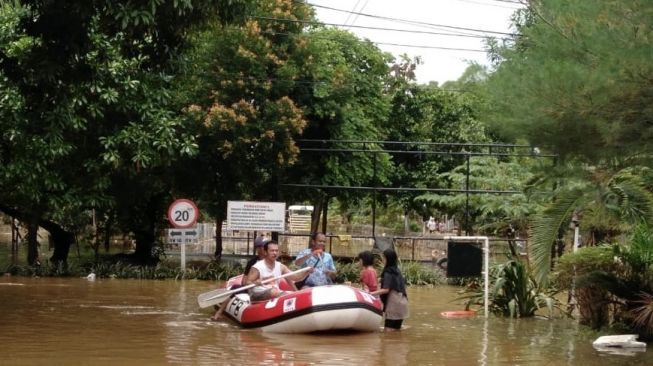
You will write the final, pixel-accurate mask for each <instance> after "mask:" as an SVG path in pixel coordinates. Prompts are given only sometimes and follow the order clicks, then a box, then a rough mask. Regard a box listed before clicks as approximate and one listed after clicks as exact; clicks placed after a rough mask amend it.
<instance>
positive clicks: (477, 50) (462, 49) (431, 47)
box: [261, 31, 487, 52]
mask: <svg viewBox="0 0 653 366" xmlns="http://www.w3.org/2000/svg"><path fill="white" fill-rule="evenodd" d="M261 33H266V34H273V35H279V36H284V35H285V36H288V37H291V36H296V34H294V33H285V32H274V31H262V32H261ZM317 38H320V39H329V40H333V41H338V40H337V39H335V38H330V37H317ZM370 42H372V43H374V44H377V45H385V46H396V47H408V48H425V49H434V50H443V51H463V52H487V51H486V50H482V49H477V48H457V47H441V46H429V45H415V44H403V43H388V42H375V41H372V40H370Z"/></svg>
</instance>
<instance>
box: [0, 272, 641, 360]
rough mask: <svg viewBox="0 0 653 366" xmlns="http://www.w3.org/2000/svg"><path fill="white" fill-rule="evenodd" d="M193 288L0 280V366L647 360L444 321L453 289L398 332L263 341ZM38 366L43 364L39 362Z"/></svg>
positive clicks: (557, 335) (423, 292) (473, 322)
mask: <svg viewBox="0 0 653 366" xmlns="http://www.w3.org/2000/svg"><path fill="white" fill-rule="evenodd" d="M211 287H212V284H209V283H207V282H200V281H134V280H96V281H94V282H89V281H86V280H84V279H47V278H41V279H32V278H6V277H5V278H0V326H1V327H2V331H1V332H0V344H2V345H3V353H2V356H0V357H1V358H0V360H1V361H0V363H1V364H3V365H34V364H94V365H118V364H119V365H127V366H129V365H161V364H178V365H190V364H194V365H205V364H206V365H209V364H210V365H216V364H219V365H232V364H245V365H252V364H257V365H293V366H294V365H308V364H311V365H315V364H317V365H351V364H354V365H409V364H410V365H413V364H416V365H502V364H505V365H513V364H520V365H543V364H548V365H577V364H585V363H590V362H591V363H592V365H593V366H603V365H622V364H624V363H627V364H629V365H647V364H649V363H650V362H649V360H650V359H651V356H652V353H653V352H652V351H650V350H646V351H645V352H643V353H637V354H634V355H631V356H624V355H612V354H606V353H601V352H599V351H597V350H595V349H593V347H592V344H591V343H592V341H593V340H594V339H595V338H596V337H597V335H596V334H593V333H591V332H589V331H587V330H585V328H582V327H579V326H578V325H577V324H576V323H575V322H573V321H569V320H566V319H556V320H553V321H550V320H544V319H537V318H534V319H502V318H496V317H490V318H489V319H487V320H486V319H484V318H483V317H476V318H469V319H445V318H442V317H440V316H439V314H440V312H442V311H448V310H460V309H461V305H460V304H458V303H456V302H455V301H453V302H452V300H453V299H454V298H455V297H456V296H457V294H456V292H455V291H456V288H448V287H442V288H433V289H432V288H411V289H409V299H410V307H411V317H410V318H409V319H407V320H406V322H405V324H406V329H405V330H404V331H402V332H398V333H382V332H374V333H362V334H346V333H336V334H320V335H315V334H309V335H292V334H291V335H287V334H278V335H277V334H266V333H262V332H261V331H259V330H243V329H240V328H239V327H238V326H236V325H234V324H233V323H231V322H228V321H225V322H211V321H209V320H208V317H209V316H210V315H211V314H210V313H211V311H210V310H208V309H207V310H200V309H198V307H197V302H196V297H197V295H198V294H199V293H201V292H205V291H206V290H207V289H208V288H211ZM46 360H47V362H46Z"/></svg>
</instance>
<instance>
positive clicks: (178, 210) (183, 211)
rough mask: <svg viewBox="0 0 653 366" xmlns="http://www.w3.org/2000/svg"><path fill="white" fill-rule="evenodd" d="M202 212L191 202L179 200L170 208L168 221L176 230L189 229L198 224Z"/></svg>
mask: <svg viewBox="0 0 653 366" xmlns="http://www.w3.org/2000/svg"><path fill="white" fill-rule="evenodd" d="M199 215H200V211H199V210H198V209H197V205H195V203H194V202H193V201H191V200H187V199H178V200H175V201H174V202H173V203H172V204H171V205H170V207H168V221H170V224H172V226H174V227H176V228H180V229H183V228H189V227H191V226H193V225H195V223H196V222H197V219H198V218H199Z"/></svg>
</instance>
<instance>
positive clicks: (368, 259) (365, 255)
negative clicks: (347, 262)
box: [358, 250, 374, 266]
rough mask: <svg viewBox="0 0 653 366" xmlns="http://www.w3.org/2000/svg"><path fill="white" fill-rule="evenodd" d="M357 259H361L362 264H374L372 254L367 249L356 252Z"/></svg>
mask: <svg viewBox="0 0 653 366" xmlns="http://www.w3.org/2000/svg"><path fill="white" fill-rule="evenodd" d="M358 259H360V260H361V262H362V263H363V266H372V265H374V254H372V252H370V251H369V250H366V251H364V252H360V253H358Z"/></svg>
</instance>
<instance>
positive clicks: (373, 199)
mask: <svg viewBox="0 0 653 366" xmlns="http://www.w3.org/2000/svg"><path fill="white" fill-rule="evenodd" d="M372 168H373V176H372V182H373V184H374V190H373V191H372V237H375V236H376V186H377V184H376V154H374V160H373V164H372Z"/></svg>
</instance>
